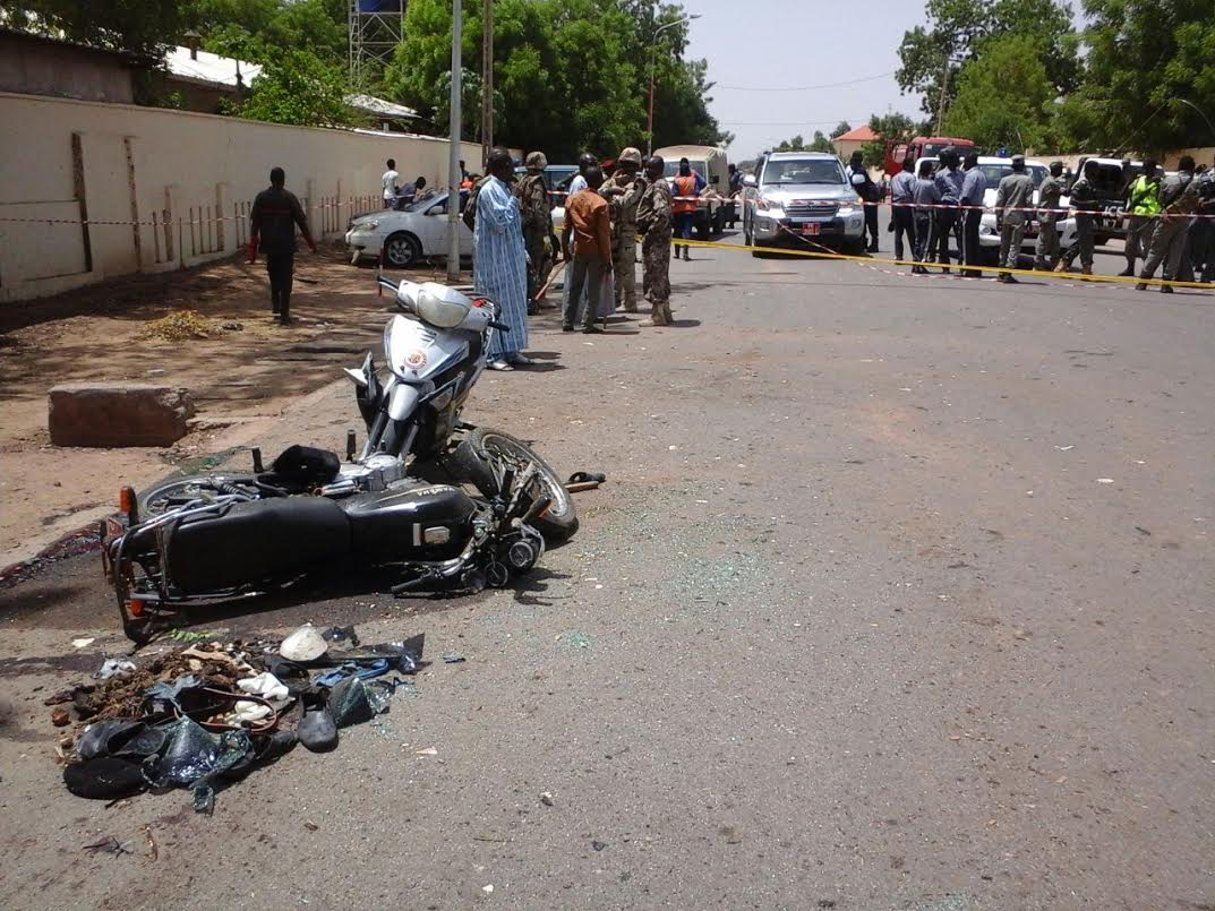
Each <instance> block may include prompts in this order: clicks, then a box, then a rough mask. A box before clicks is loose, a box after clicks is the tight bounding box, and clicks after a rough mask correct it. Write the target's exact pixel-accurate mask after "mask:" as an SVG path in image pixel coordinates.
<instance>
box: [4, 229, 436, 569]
mask: <svg viewBox="0 0 1215 911" xmlns="http://www.w3.org/2000/svg"><path fill="white" fill-rule="evenodd" d="M411 276H412V277H416V278H419V279H424V280H429V279H432V278H440V277H441V273H439V272H438V271H437V270H433V269H426V270H424V271H419V272H416V273H411ZM374 278H375V273H374V270H373V269H370V268H362V267H355V266H351V265H350V264H349V261H348V260H347V258H346V255H345V252H344V251H343V250H342V249H340V248H338V247H336V246H332V247H326V248H322V251H321V253H320V254H318V255H316V256H312V255H308V254H302V255H301V256H300V257H299V258H298V259H297V261H296V282H295V290H294V292H293V294H292V312H293V315H294V316H295V317H296V322H295V324H293V325H291V326H286V327H284V326H279V325H277V324H276V323H275V322H273V320H272V319H271V315H270V312H269V292H268V284H267V280H266V274H265V269H264V267H263V266H262V265H261V264H257V265H252V266H250V265H248V264H246V263H245V262H243V261H241V260H228V261H225V262H221V263H215V264H211V265H208V266H205V267H200V268H197V269H191V270H186V271H182V272H173V273H164V274H160V275H144V276H137V277H133V278H130V279H123V280H119V281H115V282H110V283H106V284H102V285H97V286H94V287H90V288H86V289H82V290H78V291H73V292H71V293H69V294H63V295H58V296H56V297H53V298H46V299H43V300H38V301H29V302H23V303H16V304H9V305H6V306H5V307H4V308H3V309H0V502H3V507H4V508H3V509H2V510H0V542H3V544H2V545H0V571H3V569H4V568H5V567H8V566H11V565H12V564H14V563H17V562H20V561H22V560H25V559H28V558H30V557H32V556H34V555H35V554H37V553H38V552H39V551H41V550H42V549H43V548H45V547H46V546H47V545H49V544H51V543H53V542H54V541H55V540H57V539H58V538H60V537H62V536H63V535H64V534H66V533H68V532H71V531H74V530H76V529H78V528H80V527H81V526H82V525H84V524H86V523H88V522H90V521H92V520H93V519H95V518H98V517H100V516H101V515H104V514H105V512H107V511H108V510H109V508H110V505H111V503H112V502H113V501H114V499H115V496H116V491H117V489H118V488H119V487H120V486H121V485H123V484H133V485H134V486H136V487H141V486H146V485H147V484H150V483H152V482H154V481H156V480H158V479H159V478H161V477H164V476H165V475H167V474H169V473H171V472H172V471H173V470H174V469H175V468H177V467H179V466H182V465H186V466H188V465H189V464H190V463H191V461H192V460H196V461H201V460H204V459H206V458H207V457H208V456H211V455H212V454H215V453H221V452H224V451H227V450H230V449H232V448H234V447H239V446H241V445H245V444H247V442H248V441H249V440H250V439H253V438H254V437H255V436H256V435H257V434H258V433H259V432H260V431H261V430H262V429H263V428H264V427H265V426H266V424H267V423H268V422H274V421H277V420H280V419H281V416H282V414H283V412H284V409H285V408H286V407H287V406H288V405H289V404H290V403H291V402H293V401H296V400H298V399H299V398H300V397H301V396H305V395H307V394H308V393H311V392H313V391H315V390H317V389H320V388H321V387H323V386H325V385H326V384H328V383H331V382H332V381H334V380H335V379H338V378H339V377H340V370H341V368H343V367H347V366H352V365H354V364H355V362H356V361H357V360H358V358H359V357H360V356H361V355H362V353H363V352H365V351H367V350H373V349H376V348H377V346H378V342H379V337H380V334H381V332H382V331H383V326H384V323H385V320H386V314H385V309H386V307H387V306H388V300H387V299H386V298H383V297H380V296H378V295H377V293H376V286H375V281H374ZM180 311H193V312H194V313H196V314H197V316H198V319H196V320H191V322H192V323H193V324H196V325H198V326H202V327H205V334H199V335H197V336H191V337H188V338H185V339H181V340H170V339H166V338H164V337H160V336H157V335H149V334H148V333H149V330H150V329H155V328H156V327H157V326H158V325H159V324H158V321H160V320H163V319H164V318H166V317H169V316H171V315H172V314H174V313H178V312H180ZM377 353H378V352H377ZM107 381H125V382H148V383H156V384H164V385H172V386H184V387H186V388H188V389H189V390H191V392H192V393H193V395H194V399H195V402H196V404H197V407H198V415H197V418H196V419H195V421H194V422H193V427H194V429H193V431H192V432H191V433H190V434H189V435H188V436H187V437H185V438H184V439H182V440H180V441H178V443H177V444H176V445H174V446H173V447H171V448H168V449H156V448H129V449H80V448H67V447H57V446H52V445H51V443H50V437H49V435H48V432H47V393H48V392H49V391H50V389H51V387H52V386H55V385H57V384H60V383H69V382H70V383H78V382H107Z"/></svg>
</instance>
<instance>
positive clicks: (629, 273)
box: [599, 146, 645, 313]
mask: <svg viewBox="0 0 1215 911" xmlns="http://www.w3.org/2000/svg"><path fill="white" fill-rule="evenodd" d="M640 170H641V152H640V150H638V149H635V148H633V147H632V146H630V147H629V148H627V149H625V150H624V151H622V152H621V153H620V157H619V158H617V159H616V171H615V173H613V174H612V179H611V180H609V181H607V182H606V183H605V184H604V185H603V187H602V188H601V189H600V190H599V192H600V193H601V194H602V195H603V196H604V198H606V199H607V201H608V204H609V205H610V206H611V213H612V271H613V275H614V278H615V285H616V306H618V307H619V306H620V305H621V304H623V305H624V309H625V311H626V312H627V313H636V312H637V270H636V260H637V205H638V203H640V202H641V194H642V193H643V192H644V191H645V180H644V179H642V178H640V177H638V171H640Z"/></svg>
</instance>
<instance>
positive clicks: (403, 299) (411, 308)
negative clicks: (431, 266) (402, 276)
mask: <svg viewBox="0 0 1215 911" xmlns="http://www.w3.org/2000/svg"><path fill="white" fill-rule="evenodd" d="M420 290H421V286H420V285H419V284H418V283H417V282H411V281H404V280H402V282H401V283H400V284H399V285H397V297H396V303H397V307H398V308H399V309H401V310H404V311H405V312H406V313H417V312H418V292H419V291H420Z"/></svg>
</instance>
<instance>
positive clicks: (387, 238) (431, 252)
mask: <svg viewBox="0 0 1215 911" xmlns="http://www.w3.org/2000/svg"><path fill="white" fill-rule="evenodd" d="M457 224H458V228H457V230H458V231H459V232H460V255H461V256H472V252H473V235H472V232H471V231H470V230H468V227H467V226H466V225H465V224H464V222H463V220H460V221H459V222H457ZM346 245H347V246H348V247H349V248H350V253H351V261H352V262H357V261H358V260H360V259H365V258H366V259H375V258H376V257H383V259H382V262H383V265H384V266H385V267H388V268H393V269H408V268H410V267H413V266H416V265H418V264H419V263H421V262H422V261H424V260H426V259H429V258H430V257H436V256H437V257H446V256H447V193H445V192H444V193H436V194H435V195H434V196H432V197H430V198H429V199H423V200H421V201H420V202H415V203H412V204H411V205H409V206H408V207H407V208H405V209H403V210H401V211H399V212H398V211H395V210H393V209H385V210H384V211H383V212H371V213H369V214H367V215H360V216H358V217H357V218H354V219H352V220H351V222H350V228H349V230H347V231H346Z"/></svg>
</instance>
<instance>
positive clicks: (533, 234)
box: [515, 152, 552, 313]
mask: <svg viewBox="0 0 1215 911" xmlns="http://www.w3.org/2000/svg"><path fill="white" fill-rule="evenodd" d="M525 164H526V165H527V176H525V177H524V178H523V179H522V180H520V181H519V183H518V185H517V186H516V187H515V195H516V196H518V197H519V210H520V212H521V214H522V216H523V244H524V247H525V248H526V249H527V258H528V266H527V308H528V310H529V311H531V312H533V313H534V312H535V310H536V308H537V307H538V306H539V301H537V300H536V292H537V291H539V290H540V288H541V287H542V286H543V284H544V282H545V281H546V280H547V278H548V270H549V258H548V247H547V241H548V235H549V231H550V230H551V229H552V219H551V218H550V215H549V202H548V184H547V183H546V182H545V180H544V169H545V168H546V167H548V159H547V158H545V157H544V153H543V152H532V153H531V154H530V155H528V156H527V161H526V162H525Z"/></svg>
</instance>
